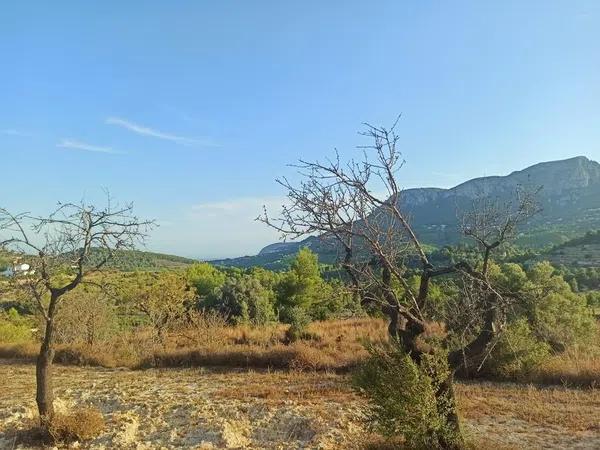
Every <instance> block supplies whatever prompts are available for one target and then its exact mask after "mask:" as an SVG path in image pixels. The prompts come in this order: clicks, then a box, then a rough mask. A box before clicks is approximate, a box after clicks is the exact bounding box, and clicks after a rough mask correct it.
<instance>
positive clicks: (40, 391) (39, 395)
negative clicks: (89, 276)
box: [35, 292, 62, 421]
mask: <svg viewBox="0 0 600 450" xmlns="http://www.w3.org/2000/svg"><path fill="white" fill-rule="evenodd" d="M60 295H62V294H57V293H56V292H52V293H51V294H50V303H49V305H48V312H47V314H46V328H45V330H44V339H43V340H42V345H41V347H40V353H39V355H38V357H37V362H36V366H35V379H36V384H37V386H36V388H37V389H36V396H35V400H36V402H37V406H38V412H39V414H40V418H41V419H42V421H48V420H50V419H51V418H52V416H53V415H54V390H53V386H52V361H53V360H54V316H55V315H56V307H57V304H58V299H59V297H60Z"/></svg>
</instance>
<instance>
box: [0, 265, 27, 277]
mask: <svg viewBox="0 0 600 450" xmlns="http://www.w3.org/2000/svg"><path fill="white" fill-rule="evenodd" d="M0 273H1V274H2V275H3V276H5V277H14V276H25V275H33V274H34V273H35V269H32V268H31V266H30V265H29V264H14V265H13V266H12V267H9V268H8V269H6V270H5V271H4V272H0Z"/></svg>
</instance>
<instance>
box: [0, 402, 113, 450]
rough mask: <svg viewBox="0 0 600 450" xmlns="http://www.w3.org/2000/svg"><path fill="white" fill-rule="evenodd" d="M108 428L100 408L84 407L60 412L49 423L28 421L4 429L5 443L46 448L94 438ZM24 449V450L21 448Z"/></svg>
mask: <svg viewBox="0 0 600 450" xmlns="http://www.w3.org/2000/svg"><path fill="white" fill-rule="evenodd" d="M105 429H106V423H105V421H104V417H103V416H102V413H101V412H100V411H99V410H98V409H97V408H92V407H83V408H80V409H78V410H76V411H74V412H73V411H71V412H64V411H57V412H55V414H54V415H53V416H52V419H51V420H49V421H45V420H44V421H41V420H40V418H39V417H36V418H28V419H25V421H24V422H23V423H21V424H18V426H16V427H9V428H8V429H7V430H5V435H6V436H7V438H6V441H8V442H12V445H13V447H15V448H16V446H24V447H26V448H29V447H35V448H37V447H40V446H42V447H44V448H46V446H48V445H55V444H59V445H68V444H71V443H74V442H84V441H89V440H90V439H93V438H95V437H97V436H99V435H100V434H102V432H103V431H104V430H105ZM19 448H21V447H19Z"/></svg>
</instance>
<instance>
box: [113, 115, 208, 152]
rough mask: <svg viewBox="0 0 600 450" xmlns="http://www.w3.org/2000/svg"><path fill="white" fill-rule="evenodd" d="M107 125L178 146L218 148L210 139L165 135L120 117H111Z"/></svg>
mask: <svg viewBox="0 0 600 450" xmlns="http://www.w3.org/2000/svg"><path fill="white" fill-rule="evenodd" d="M106 123H107V124H108V125H116V126H119V127H121V128H125V129H126V130H129V131H133V132H134V133H137V134H140V135H142V136H150V137H153V138H157V139H163V140H165V141H171V142H175V143H176V144H181V145H201V146H206V147H215V146H216V145H215V143H214V142H212V141H211V140H209V139H192V138H188V137H183V136H177V135H175V134H171V133H165V132H162V131H159V130H155V129H154V128H150V127H147V126H144V125H139V124H137V123H134V122H131V121H130V120H127V119H122V118H120V117H109V118H107V119H106Z"/></svg>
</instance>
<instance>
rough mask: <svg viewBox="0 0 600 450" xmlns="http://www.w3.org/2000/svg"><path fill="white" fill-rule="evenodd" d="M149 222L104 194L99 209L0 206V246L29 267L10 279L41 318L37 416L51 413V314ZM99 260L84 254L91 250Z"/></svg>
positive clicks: (84, 205)
mask: <svg viewBox="0 0 600 450" xmlns="http://www.w3.org/2000/svg"><path fill="white" fill-rule="evenodd" d="M153 226H154V222H153V221H147V220H140V219H138V218H137V217H136V216H134V215H133V205H132V204H128V205H125V206H119V205H114V204H112V202H111V198H110V196H108V200H107V204H106V206H105V207H103V208H97V207H96V206H94V205H91V204H87V203H85V202H83V201H82V202H81V203H64V204H61V203H59V204H58V206H57V208H56V209H55V211H54V212H52V213H51V214H49V215H48V216H46V217H41V216H35V215H32V214H30V213H20V214H12V213H10V212H8V211H7V210H5V209H0V248H4V249H6V250H9V251H10V252H11V253H12V254H14V255H15V256H16V257H17V258H18V259H19V260H20V261H23V262H26V263H27V264H28V265H29V266H30V268H29V269H28V270H27V272H26V273H22V274H16V275H15V277H14V278H13V280H14V286H15V288H16V289H17V290H19V291H21V292H23V293H25V294H26V295H27V296H28V297H30V298H31V299H32V301H33V302H34V304H35V306H36V308H37V310H38V311H39V313H40V314H41V316H42V317H43V322H44V330H43V338H42V343H41V347H40V352H39V355H38V358H37V363H36V381H37V394H36V401H37V406H38V411H39V414H40V417H41V418H42V420H44V421H47V420H50V419H51V418H52V416H53V414H54V409H53V388H52V362H53V358H54V350H55V349H54V347H55V333H56V329H55V327H56V325H57V322H56V316H57V313H58V311H59V308H60V305H61V302H62V301H63V300H64V299H65V298H67V297H66V296H65V294H67V293H69V292H71V291H73V290H74V289H75V288H77V287H78V286H79V285H81V284H85V283H89V284H91V283H94V281H93V280H92V279H90V275H92V274H94V273H96V272H99V271H101V270H102V269H103V267H104V266H105V265H106V263H107V262H108V261H109V260H110V259H111V258H112V257H113V255H114V254H115V252H116V251H118V250H125V249H133V248H134V247H136V246H137V245H138V244H141V243H143V241H144V239H145V237H146V233H147V232H148V231H149V230H150V229H151V228H152V227H153ZM98 249H101V251H100V252H98V253H99V254H100V255H101V256H100V258H96V259H92V258H90V256H91V254H92V252H93V251H94V250H98Z"/></svg>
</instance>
